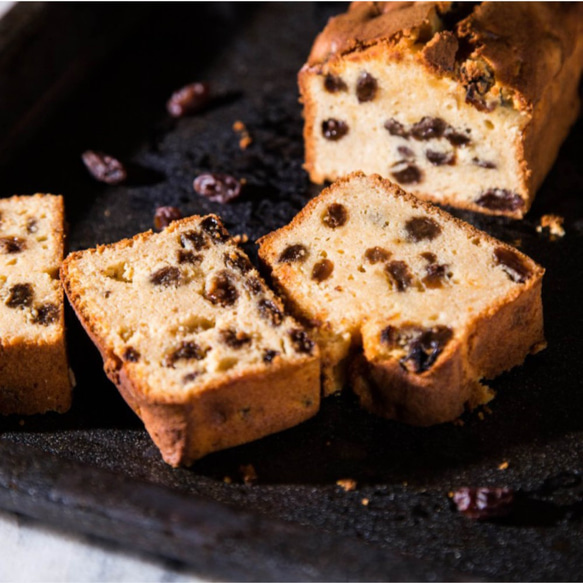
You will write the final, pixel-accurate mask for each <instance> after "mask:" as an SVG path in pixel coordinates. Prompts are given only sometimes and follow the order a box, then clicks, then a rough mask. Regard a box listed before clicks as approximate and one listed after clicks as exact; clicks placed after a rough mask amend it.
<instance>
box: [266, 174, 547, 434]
mask: <svg viewBox="0 0 583 583" xmlns="http://www.w3.org/2000/svg"><path fill="white" fill-rule="evenodd" d="M260 244H261V247H260V250H259V255H260V257H261V259H262V260H263V261H264V262H265V263H266V264H267V265H268V266H269V268H270V269H271V272H272V276H273V280H274V282H275V284H276V285H277V286H278V287H279V288H280V290H281V291H282V293H283V294H284V296H285V297H286V298H287V300H288V301H289V305H290V307H291V308H292V310H293V311H294V313H295V315H296V316H297V317H298V318H299V319H300V320H303V321H304V322H306V323H308V324H310V325H311V326H312V327H313V334H312V337H313V338H315V339H316V340H317V343H318V344H319V346H320V353H321V357H322V367H323V376H324V393H325V394H330V393H333V392H335V391H337V390H339V389H341V388H342V386H343V384H344V383H345V381H346V380H347V377H348V375H349V374H350V375H351V377H352V384H353V388H354V390H355V391H356V392H357V394H358V396H359V398H360V400H361V402H362V404H363V405H364V406H365V407H366V408H367V409H369V410H371V411H374V412H376V413H378V414H380V415H384V416H387V417H391V418H397V419H401V420H404V421H407V422H410V423H414V424H419V425H430V424H433V423H438V422H443V421H449V420H453V419H455V418H456V417H458V416H459V415H460V414H461V413H462V412H463V411H464V406H466V405H467V406H469V407H474V406H476V405H478V404H480V403H484V402H486V401H487V400H489V399H490V398H491V393H490V391H489V390H488V389H487V388H486V387H485V386H482V385H481V384H480V379H482V378H491V377H494V376H496V375H497V374H499V373H501V372H502V371H504V370H507V369H509V368H511V367H513V366H515V365H518V364H520V363H522V362H523V360H524V358H525V357H526V355H527V354H529V353H531V352H535V351H537V350H539V349H541V348H542V347H544V337H543V321H542V304H541V283H542V276H543V273H544V270H543V269H542V268H541V267H539V266H538V265H536V264H535V263H534V262H533V261H532V260H531V259H529V258H528V257H526V256H525V255H523V254H522V253H520V252H518V251H517V250H516V249H514V248H512V247H510V246H508V245H506V244H504V243H501V242H500V241H497V240H495V239H493V238H492V237H489V236H488V235H486V234H485V233H482V232H480V231H478V230H476V229H475V228H473V227H472V226H470V225H468V224H466V223H464V222H462V221H460V220H458V219H455V218H454V217H452V216H450V215H449V214H447V213H445V212H444V211H441V210H440V209H438V208H436V207H434V206H433V205H431V204H429V203H426V202H423V201H420V200H419V199H417V198H416V197H414V196H413V195H410V194H408V193H405V192H403V191H402V190H401V189H400V188H399V187H397V186H395V185H393V184H392V183H391V182H389V181H388V180H384V179H382V178H381V177H380V176H371V177H366V176H365V175H364V174H362V173H355V174H352V175H350V176H349V177H347V178H345V179H341V180H339V181H338V182H336V183H335V184H333V185H332V186H331V187H330V188H328V189H326V190H324V191H323V192H322V193H321V194H320V195H319V196H318V197H317V198H315V199H313V200H311V201H310V202H309V203H308V204H307V206H306V207H305V208H304V209H303V210H302V211H301V212H300V213H299V214H298V215H297V216H296V217H295V218H294V219H293V221H292V222H291V224H289V225H288V226H286V227H284V228H282V229H280V230H278V231H276V232H274V233H271V234H269V235H267V236H266V237H264V238H263V239H261V240H260ZM349 369H350V370H349Z"/></svg>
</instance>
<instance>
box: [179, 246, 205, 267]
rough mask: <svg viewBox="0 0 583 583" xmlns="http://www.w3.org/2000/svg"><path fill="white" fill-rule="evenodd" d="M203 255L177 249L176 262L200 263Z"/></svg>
mask: <svg viewBox="0 0 583 583" xmlns="http://www.w3.org/2000/svg"><path fill="white" fill-rule="evenodd" d="M202 260H203V257H202V255H200V254H199V253H193V252H192V251H189V250H185V249H179V250H178V263H180V264H183V263H190V264H191V265H198V264H199V263H202Z"/></svg>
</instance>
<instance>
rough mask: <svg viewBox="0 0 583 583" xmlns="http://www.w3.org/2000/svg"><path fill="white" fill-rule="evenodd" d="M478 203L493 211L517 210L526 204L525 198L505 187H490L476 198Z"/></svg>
mask: <svg viewBox="0 0 583 583" xmlns="http://www.w3.org/2000/svg"><path fill="white" fill-rule="evenodd" d="M476 204H477V205H479V206H483V207H484V208H487V209H489V210H491V211H515V210H518V209H520V208H522V207H523V206H524V200H523V199H522V198H521V197H520V196H519V195H518V194H516V193H515V192H510V190H506V189H505V188H490V189H489V190H487V191H486V192H484V193H482V194H481V195H480V196H479V197H478V198H477V199H476Z"/></svg>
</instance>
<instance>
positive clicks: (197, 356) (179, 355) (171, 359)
mask: <svg viewBox="0 0 583 583" xmlns="http://www.w3.org/2000/svg"><path fill="white" fill-rule="evenodd" d="M208 351H209V349H206V350H205V349H204V348H201V347H200V345H198V344H197V343H196V342H194V341H193V340H188V341H187V340H184V341H182V342H181V343H180V345H179V346H178V348H177V349H176V350H174V351H173V352H171V353H170V354H168V355H167V356H166V358H165V359H164V366H167V367H170V368H172V367H174V364H175V363H176V362H177V361H179V360H202V359H203V358H204V357H205V356H206V353H207V352H208Z"/></svg>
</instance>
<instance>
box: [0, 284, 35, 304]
mask: <svg viewBox="0 0 583 583" xmlns="http://www.w3.org/2000/svg"><path fill="white" fill-rule="evenodd" d="M33 298H34V290H33V289H32V285H30V283H17V284H16V285H13V286H12V287H11V288H10V290H9V292H8V298H6V302H5V303H6V305H7V306H8V307H9V308H28V307H30V306H32V300H33Z"/></svg>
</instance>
